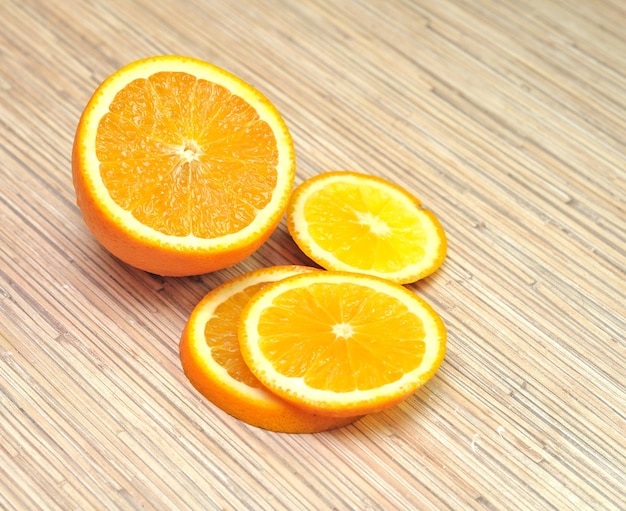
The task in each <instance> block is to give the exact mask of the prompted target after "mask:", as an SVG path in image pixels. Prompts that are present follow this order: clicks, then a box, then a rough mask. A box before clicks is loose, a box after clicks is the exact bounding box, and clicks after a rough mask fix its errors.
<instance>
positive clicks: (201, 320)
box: [180, 266, 357, 433]
mask: <svg viewBox="0 0 626 511" xmlns="http://www.w3.org/2000/svg"><path fill="white" fill-rule="evenodd" d="M307 271H316V270H314V269H313V268H307V267H304V266H276V267H272V268H264V269H261V270H255V271H252V272H249V273H247V274H245V275H242V276H240V277H237V278H235V279H233V280H231V281H228V282H226V283H224V284H222V285H221V286H219V287H217V288H215V289H214V290H213V291H211V292H209V293H208V294H207V295H206V296H205V297H204V298H203V299H202V300H201V301H200V303H198V305H197V306H196V307H195V309H194V310H193V312H192V313H191V316H190V317H189V320H188V322H187V325H186V327H185V329H184V331H183V334H182V337H181V341H180V359H181V362H182V367H183V370H184V372H185V375H186V376H187V378H188V379H189V381H190V382H191V384H192V385H193V386H194V387H195V388H196V389H197V390H198V391H199V392H200V393H201V394H203V395H204V396H205V397H206V398H207V399H209V400H210V401H211V402H213V403H214V404H215V405H217V406H218V407H220V408H221V409H222V410H224V411H225V412H227V413H229V414H230V415H232V416H234V417H236V418H238V419H240V420H242V421H244V422H246V423H248V424H251V425H253V426H257V427H261V428H264V429H268V430H271V431H278V432H283V433H315V432H320V431H324V430H328V429H332V428H337V427H340V426H345V425H347V424H349V423H351V422H354V421H355V420H356V419H357V417H350V418H336V417H327V416H321V415H316V414H313V413H310V412H305V411H303V410H301V409H300V408H297V407H295V406H293V405H291V404H290V403H288V402H286V401H284V400H283V399H281V398H279V397H277V396H276V395H274V394H272V393H271V392H270V391H268V390H267V389H266V388H265V387H264V386H263V385H262V384H261V382H259V380H258V379H257V378H256V377H255V376H254V375H253V374H252V373H251V372H250V369H248V366H247V365H246V364H245V362H244V360H243V358H242V356H241V351H240V350H239V341H238V338H237V329H238V326H239V318H240V314H241V310H242V308H243V307H244V306H245V305H246V304H247V303H248V301H249V300H250V298H251V297H252V296H253V295H254V294H255V293H257V292H258V291H259V290H261V289H262V288H263V287H264V286H265V285H267V283H269V282H274V281H277V280H280V279H282V278H285V277H288V276H292V275H296V274H300V273H303V272H307Z"/></svg>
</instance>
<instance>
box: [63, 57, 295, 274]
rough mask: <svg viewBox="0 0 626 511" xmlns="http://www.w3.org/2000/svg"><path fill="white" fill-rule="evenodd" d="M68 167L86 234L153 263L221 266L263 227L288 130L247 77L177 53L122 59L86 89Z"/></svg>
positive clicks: (270, 220) (280, 186)
mask: <svg viewBox="0 0 626 511" xmlns="http://www.w3.org/2000/svg"><path fill="white" fill-rule="evenodd" d="M72 169H73V179H74V186H75V189H76V195H77V203H78V205H79V207H80V209H81V211H82V213H83V217H84V219H85V222H86V223H87V225H88V226H89V228H90V229H91V230H92V232H93V234H94V235H95V237H96V238H97V239H98V240H99V241H100V242H101V243H102V244H103V245H104V246H105V247H106V248H108V249H109V250H110V251H111V252H112V253H113V254H114V255H116V256H117V257H119V258H120V259H122V260H124V261H126V262H127V263H129V264H131V265H134V266H137V267H139V268H142V269H144V270H147V271H151V272H154V273H159V274H162V275H191V274H198V273H205V272H208V271H213V270H217V269H221V268H224V267H226V266H231V265H233V264H235V263H237V262H239V261H241V260H242V259H244V258H245V257H247V256H248V255H250V254H251V253H252V252H254V251H255V250H256V249H257V248H258V247H259V246H260V245H261V244H262V243H263V242H264V241H265V240H266V239H267V238H268V237H269V235H270V234H271V233H272V232H273V230H274V229H275V228H276V226H277V224H278V222H279V221H280V219H281V217H282V215H283V213H284V210H285V208H286V205H287V202H288V199H289V196H290V194H291V190H292V187H293V180H294V175H295V156H294V149H293V143H292V139H291V136H290V134H289V131H288V129H287V126H286V125H285V123H284V121H283V119H282V118H281V116H280V114H279V113H278V111H277V110H276V108H274V106H272V104H271V103H270V102H269V101H268V100H267V99H266V98H265V97H264V96H263V95H262V94H261V93H260V92H258V91H257V90H256V89H254V88H253V87H252V86H251V85H248V84H247V83H245V82H244V81H242V80H241V79H239V78H237V77H235V76H234V75H232V74H230V73H228V72H227V71H224V70H222V69H220V68H218V67H216V66H213V65H211V64H209V63H207V62H203V61H200V60H197V59H192V58H186V57H179V56H161V57H151V58H147V59H144V60H140V61H137V62H134V63H132V64H129V65H127V66H125V67H123V68H122V69H120V70H119V71H117V72H116V73H114V74H113V75H111V76H110V77H108V78H107V79H106V80H105V81H104V82H103V83H102V84H101V85H100V87H99V88H98V89H97V90H96V92H95V93H94V95H93V97H92V98H91V100H90V101H89V103H88V104H87V106H86V108H85V111H84V112H83V115H82V117H81V120H80V122H79V125H78V128H77V131H76V136H75V141H74V149H73V158H72Z"/></svg>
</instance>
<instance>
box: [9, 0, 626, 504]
mask: <svg viewBox="0 0 626 511" xmlns="http://www.w3.org/2000/svg"><path fill="white" fill-rule="evenodd" d="M624 26H626V7H625V6H624V3H623V2H621V1H619V0H580V1H576V2H568V1H566V0H522V1H517V0H446V1H441V2H429V1H426V0H404V1H401V0H380V1H378V0H372V1H367V0H361V1H343V0H338V1H336V2H324V1H322V0H313V1H298V0H262V1H252V0H245V1H237V2H220V1H201V0H186V1H179V0H156V1H155V0H106V1H102V2H81V1H79V0H64V1H63V2H47V1H45V0H0V509H3V510H4V509H7V510H13V509H17V510H38V509H51V510H54V509H59V510H70V509H72V510H74V509H76V510H78V509H81V510H89V509H123V510H126V509H157V510H165V509H181V510H191V509H193V510H196V509H198V510H199V509H207V510H208V509H235V510H239V509H260V510H261V509H262V510H280V509H287V510H300V509H311V510H325V509H341V510H343V509H358V510H361V509H362V510H391V509H399V510H405V509H420V510H435V509H437V510H439V509H442V510H443V509H454V510H466V509H481V510H504V509H515V510H548V509H553V510H576V511H578V510H616V509H625V507H624V502H626V491H625V486H626V480H625V476H624V474H625V467H626V453H625V445H626V442H625V438H626V425H625V409H626V399H625V377H624V365H625V358H626V357H625V347H624V343H625V332H626V323H625V314H624V313H625V312H626V310H625V306H624V299H625V295H626V283H625V268H626V256H625V251H626V232H625V226H626V212H625V204H624V203H625V201H624V199H625V197H626V170H625V169H626V145H625V141H626V95H625V94H624V91H625V90H626V35H625V34H626V33H625V32H624ZM162 53H177V54H184V55H192V56H195V57H199V58H203V59H205V60H208V61H211V62H213V63H215V64H217V65H220V66H222V67H224V68H226V69H228V70H230V71H231V72H233V73H235V74H237V75H239V76H241V77H242V78H244V79H245V80H247V81H249V82H250V83H252V84H254V85H255V86H256V87H258V88H259V89H260V90H262V91H263V92H264V93H265V94H266V95H267V96H268V97H270V99H271V100H272V101H273V102H274V103H275V104H276V106H277V107H278V109H279V110H280V111H281V113H282V114H283V116H284V117H285V119H286V121H287V123H288V125H289V127H290V129H291V131H292V134H293V137H294V140H295V144H296V151H297V156H298V176H297V182H298V183H299V182H301V181H302V180H303V179H305V178H307V177H310V176H313V175H315V174H317V173H319V172H323V171H327V170H331V169H352V170H357V171H361V172H368V173H371V174H375V175H380V176H384V177H387V178H389V179H391V180H393V181H394V182H396V183H399V184H401V185H403V186H405V187H406V188H407V189H409V190H410V191H411V192H413V193H414V194H415V195H417V196H418V197H419V198H420V199H421V200H422V202H423V203H424V205H426V206H427V207H428V208H429V209H431V210H433V211H434V212H435V213H436V214H437V215H438V216H439V218H440V219H441V221H442V223H443V224H444V227H445V229H446V232H447V234H448V238H449V245H450V246H449V253H448V258H447V260H446V262H445V264H444V266H443V267H442V268H441V270H440V271H439V272H437V273H436V274H435V275H433V276H432V277H430V278H428V279H426V280H424V281H422V282H420V283H418V284H417V285H414V286H410V287H411V289H413V290H414V291H415V292H416V293H418V294H419V295H420V296H423V297H424V298H425V299H426V300H428V301H429V302H430V303H431V304H432V305H433V306H434V307H435V308H436V309H437V310H438V311H439V313H440V314H441V316H442V317H443V319H444V321H445V323H446V325H447V327H448V331H449V340H448V354H447V357H446V360H445V362H444V364H443V366H442V368H441V370H440V371H439V372H438V373H437V375H436V376H435V377H434V378H433V379H432V380H431V381H430V382H429V383H428V385H427V386H426V387H425V388H424V389H423V390H421V391H420V392H418V393H417V394H416V395H415V396H413V397H411V398H410V399H408V400H407V401H406V402H404V403H402V404H401V405H399V406H397V407H396V408H394V409H392V410H389V411H387V412H383V413H379V414H376V415H371V416H368V417H366V418H364V419H362V420H361V421H359V422H357V423H356V424H354V425H351V426H348V427H345V428H343V429H339V430H336V431H331V432H327V433H322V434H316V435H281V434H276V433H269V432H266V431H264V430H260V429H257V428H253V427H249V426H247V425H245V424H243V423H241V422H239V421H237V420H235V419H233V418H231V417H229V416H227V415H225V414H223V413H222V412H221V411H220V410H217V409H216V408H215V407H213V406H212V405H211V404H210V403H208V402H207V401H206V400H204V399H203V398H202V397H201V396H199V394H198V393H197V392H195V390H194V389H193V388H192V387H191V386H190V385H189V384H188V382H187V381H186V379H185V377H184V375H183V373H182V371H181V368H180V364H179V360H178V352H177V347H178V339H179V336H180V333H181V331H182V328H183V326H184V324H185V321H186V319H187V317H188V315H189V313H190V312H191V310H192V308H193V307H194V305H195V304H196V303H197V302H198V301H199V299H200V298H201V297H202V296H203V295H204V294H205V293H206V292H207V291H209V290H210V289H212V288H214V287H215V286H216V285H218V284H219V283H221V282H223V281H225V280H227V279H229V278H231V277H233V276H235V275H239V274H241V273H243V272H245V271H248V270H251V269H254V268H258V267H263V266H268V265H274V264H290V263H308V261H307V260H306V258H305V257H304V256H303V255H302V254H301V253H300V252H299V251H298V250H297V248H296V247H295V245H294V243H293V242H292V241H291V240H290V238H289V236H288V234H287V231H286V229H285V226H284V224H281V226H280V227H279V229H278V230H277V231H276V233H275V234H274V235H273V236H272V238H271V239H270V241H269V242H268V243H267V244H266V245H264V246H263V247H262V248H261V249H260V250H259V251H258V252H257V253H256V254H255V255H253V256H252V257H251V258H249V259H248V260H246V261H245V262H243V263H241V264H239V265H238V266H236V267H233V268H230V269H227V270H224V271H220V272H216V273H213V274H208V275H203V276H199V277H194V278H181V279H175V278H160V277H156V276H153V275H150V274H146V273H143V272H141V271H138V270H134V269H132V268H129V267H127V266H125V265H124V264H122V263H120V262H118V261H117V260H115V259H114V258H112V257H111V256H110V255H108V253H106V252H105V251H104V250H103V249H102V248H101V247H100V246H99V245H98V244H97V243H96V242H95V241H94V239H93V238H92V236H91V235H90V233H89V232H88V231H87V229H86V227H85V226H84V224H83V222H82V219H81V216H80V213H79V211H78V209H77V207H76V206H75V202H74V192H73V188H72V184H71V177H70V150H71V144H72V139H73V134H74V130H75V127H76V123H77V121H78V118H79V115H80V113H81V111H82V109H83V107H84V106H85V104H86V102H87V100H88V98H89V96H90V95H91V93H92V92H93V90H94V89H95V87H96V86H97V85H98V84H99V83H100V81H102V80H103V79H104V78H105V77H106V76H107V75H108V74H110V73H112V72H113V71H115V70H116V69H118V68H119V67H121V66H122V65H124V64H126V63H128V62H130V61H132V60H135V59H137V58H141V57H145V56H149V55H153V54H162Z"/></svg>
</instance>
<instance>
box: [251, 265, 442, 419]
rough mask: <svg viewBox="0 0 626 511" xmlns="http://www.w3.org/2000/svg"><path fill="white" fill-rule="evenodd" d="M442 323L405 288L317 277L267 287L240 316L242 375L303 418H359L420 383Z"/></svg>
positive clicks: (325, 274) (438, 354) (434, 359)
mask: <svg viewBox="0 0 626 511" xmlns="http://www.w3.org/2000/svg"><path fill="white" fill-rule="evenodd" d="M445 337H446V334H445V326H444V324H443V322H442V320H441V319H440V317H439V316H438V315H437V313H436V312H435V311H434V310H433V309H432V308H431V307H430V306H429V305H428V304H427V303H426V302H424V301H423V300H422V299H421V298H419V297H418V296H416V295H415V294H414V293H413V292H411V291H409V290H408V289H406V288H405V287H403V286H401V285H399V284H394V283H392V282H390V281H387V280H384V279H381V278H378V277H374V276H369V275H365V274H357V273H350V272H334V271H320V272H312V273H303V274H299V275H295V276H292V277H289V278H286V279H284V280H281V281H279V282H276V283H273V284H268V285H267V286H266V287H265V288H263V289H262V290H260V291H259V292H258V293H257V294H255V295H254V296H253V297H252V299H251V300H250V301H249V302H248V304H247V305H246V306H245V308H244V310H243V312H242V314H241V323H240V326H239V342H240V347H241V352H242V355H243V358H244V360H245V361H246V363H247V365H248V367H249V368H250V370H251V371H252V372H253V373H254V374H255V376H256V377H257V378H258V379H259V380H260V381H261V382H262V383H263V384H264V385H266V386H267V387H268V388H269V389H270V390H271V391H272V392H274V393H276V394H277V395H279V396H281V397H283V398H284V399H286V400H288V401H290V402H292V403H293V404H294V405H296V406H299V407H302V408H303V409H305V410H309V411H312V412H317V413H323V414H327V415H335V416H351V415H362V414H365V413H369V412H375V411H379V410H383V409H385V408H388V407H390V406H392V405H395V404H397V403H399V402H400V401H402V400H403V399H405V398H406V397H408V396H409V395H411V394H412V393H413V392H414V391H415V390H416V389H417V388H419V387H420V386H422V385H423V384H424V383H425V382H426V381H427V380H428V379H429V378H430V377H431V376H432V375H433V374H434V373H435V371H436V370H437V369H438V367H439V366H440V364H441V362H442V360H443V357H444V354H445Z"/></svg>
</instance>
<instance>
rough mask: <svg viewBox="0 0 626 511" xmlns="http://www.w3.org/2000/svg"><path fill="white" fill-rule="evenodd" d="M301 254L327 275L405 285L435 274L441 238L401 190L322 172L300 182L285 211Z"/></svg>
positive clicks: (432, 220) (363, 177) (375, 180)
mask: <svg viewBox="0 0 626 511" xmlns="http://www.w3.org/2000/svg"><path fill="white" fill-rule="evenodd" d="M287 226H288V228H289V232H290V233H291V236H292V237H293V239H294V241H295V242H296V244H297V245H298V246H299V247H300V249H301V250H302V251H303V252H304V253H305V254H306V255H307V256H308V257H310V258H311V259H312V260H313V261H315V262H316V263H318V264H319V265H320V266H322V267H324V268H326V269H327V270H341V271H357V272H363V273H367V274H370V275H375V276H379V277H383V278H386V279H388V280H391V281H394V282H397V283H400V284H408V283H411V282H415V281H417V280H419V279H421V278H423V277H426V276H427V275H430V274H431V273H433V272H434V271H435V270H437V269H438V268H439V267H440V266H441V264H442V263H443V260H444V258H445V256H446V247H447V242H446V236H445V233H444V230H443V228H442V227H441V224H440V223H439V221H438V219H437V217H436V216H435V215H434V214H433V213H432V212H430V211H428V210H426V209H424V208H423V207H422V206H421V203H420V201H419V200H418V199H417V198H415V197H414V196H412V195H411V194H410V193H409V192H407V191H406V190H404V189H402V188H400V187H399V186H397V185H395V184H393V183H391V182H390V181H387V180H384V179H382V178H379V177H376V176H370V175H367V174H359V173H356V172H350V171H338V172H326V173H324V174H319V175H317V176H315V177H313V178H311V179H309V180H307V181H304V182H303V183H302V184H301V185H300V186H298V187H297V188H296V190H295V191H294V193H293V195H292V198H291V201H290V204H289V206H288V209H287Z"/></svg>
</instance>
